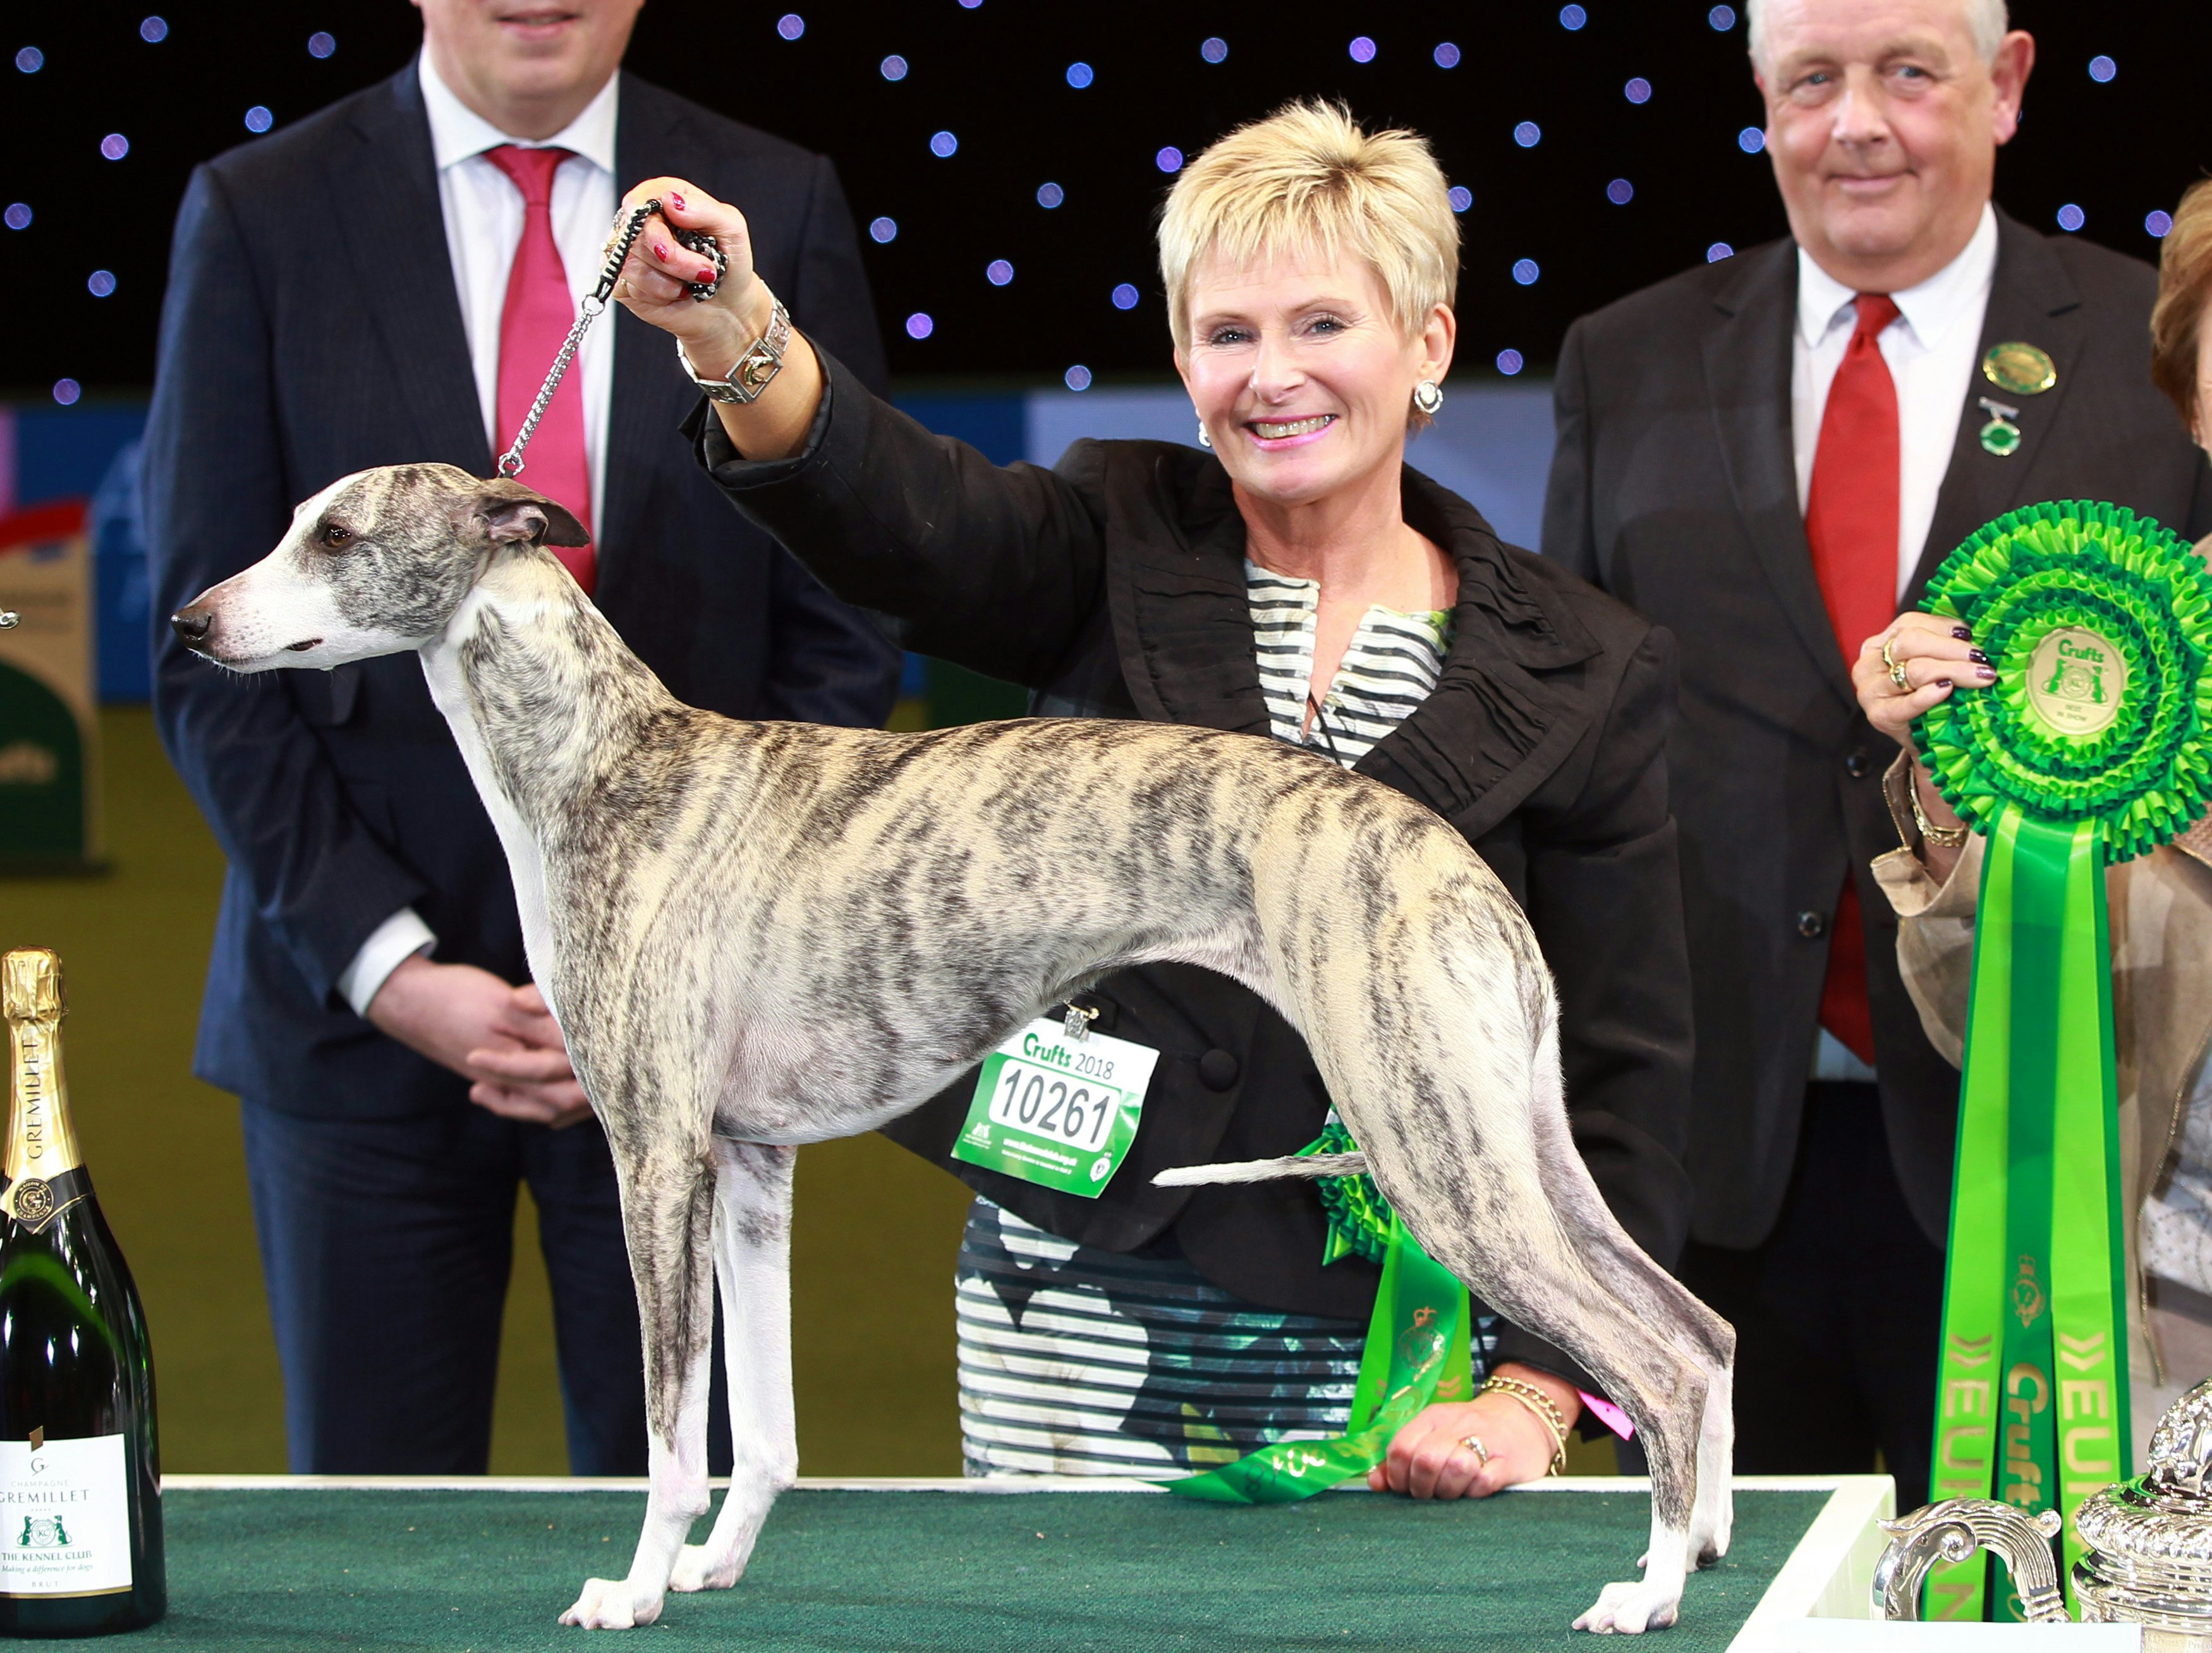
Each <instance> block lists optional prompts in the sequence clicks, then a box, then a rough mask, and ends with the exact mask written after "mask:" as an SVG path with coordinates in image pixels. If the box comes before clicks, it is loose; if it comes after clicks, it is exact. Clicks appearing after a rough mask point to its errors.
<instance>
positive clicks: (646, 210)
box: [0, 199, 729, 625]
mask: <svg viewBox="0 0 2212 1653" xmlns="http://www.w3.org/2000/svg"><path fill="white" fill-rule="evenodd" d="M659 210H660V203H659V200H658V199H654V200H649V201H641V202H639V203H638V204H636V205H635V206H634V207H632V208H631V209H630V210H629V211H628V212H624V213H620V214H617V216H616V218H615V223H614V229H613V231H612V232H611V234H609V235H608V237H607V252H606V258H605V262H604V263H602V264H600V266H599V285H597V286H596V287H594V288H593V289H592V290H591V292H589V293H588V294H586V295H585V297H584V300H583V301H582V302H581V303H580V304H579V305H578V306H577V307H576V320H575V323H574V325H573V326H571V327H570V328H569V329H568V337H567V338H565V339H563V340H562V342H561V349H560V350H559V352H558V353H557V354H556V355H555V356H554V358H553V366H552V368H551V369H550V371H549V372H548V373H547V374H546V375H545V383H544V385H543V386H540V387H539V388H538V399H537V400H536V401H534V402H532V404H530V411H529V412H528V413H526V414H525V415H524V416H523V418H522V428H521V429H520V430H518V431H517V432H515V434H514V441H513V446H511V447H508V449H507V452H506V453H502V454H501V455H500V456H499V474H500V475H501V476H502V477H519V476H520V475H521V474H522V451H523V449H525V448H526V447H529V446H530V439H531V438H532V436H534V435H537V434H538V421H539V420H541V419H543V418H544V416H545V410H546V409H547V408H549V407H550V406H551V405H552V403H553V393H554V392H556V391H557V390H559V389H560V388H561V381H562V379H564V378H566V377H567V376H568V365H569V363H571V362H574V360H575V359H576V352H577V350H578V349H580V348H582V345H583V343H584V335H585V334H586V332H588V331H591V325H592V322H594V321H596V320H597V319H599V316H600V314H601V313H603V312H604V311H605V309H606V307H607V301H608V300H609V299H611V298H612V297H613V296H614V291H615V283H616V282H617V280H618V279H619V278H620V277H621V276H622V267H623V264H625V263H626V262H628V260H629V250H630V248H632V247H633V246H636V245H637V238H638V235H639V234H640V233H641V231H643V229H644V228H645V221H646V220H647V219H648V218H650V217H652V216H653V214H654V213H656V212H658V211H659ZM670 233H671V234H673V235H674V236H675V237H676V239H677V240H678V241H680V242H682V243H683V244H684V246H687V247H689V248H690V249H691V251H692V252H696V253H697V254H699V256H700V257H702V258H707V259H708V260H710V261H712V263H713V264H714V280H712V281H710V282H687V283H685V284H684V285H685V287H686V289H688V290H689V291H690V295H691V301H692V302H693V303H694V304H703V303H704V302H705V301H707V300H708V299H710V298H712V297H714V292H715V289H718V288H719V287H720V286H721V284H722V276H723V274H724V272H725V271H726V270H728V268H729V260H728V259H727V258H726V257H724V255H723V252H722V249H721V247H720V245H719V244H718V243H717V242H716V241H715V240H714V237H713V236H711V235H702V234H699V233H698V232H697V231H696V230H689V229H677V228H674V227H673V226H672V225H671V227H670ZM9 623H11V622H9V621H7V620H0V625H5V624H9Z"/></svg>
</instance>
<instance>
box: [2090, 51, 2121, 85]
mask: <svg viewBox="0 0 2212 1653" xmlns="http://www.w3.org/2000/svg"><path fill="white" fill-rule="evenodd" d="M2119 72H2120V66H2119V64H2116V63H2114V62H2113V61H2112V59H2111V58H2107V57H2106V56H2105V54H2104V53H2103V52H2099V53H2098V54H2097V55H2096V56H2095V57H2093V58H2090V59H2089V78H2090V79H2091V80H2093V81H2094V82H2097V84H2098V85H2100V86H2102V85H2103V84H2104V83H2105V82H2106V81H2109V80H2110V79H2112V76H2115V75H2117V74H2118V73H2119Z"/></svg>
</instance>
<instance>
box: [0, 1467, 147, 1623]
mask: <svg viewBox="0 0 2212 1653" xmlns="http://www.w3.org/2000/svg"><path fill="white" fill-rule="evenodd" d="M130 1588H131V1497H130V1493H129V1492H128V1490H127V1488H126V1486H125V1468H124V1460H123V1437H121V1436H120V1435H95V1436H93V1437H89V1438H88V1439H84V1440H76V1441H46V1442H45V1443H42V1444H40V1445H38V1446H33V1445H32V1444H31V1443H29V1442H28V1441H0V1593H4V1594H6V1595H99V1594H100V1593H102V1592H105V1591H108V1590H126V1589H130Z"/></svg>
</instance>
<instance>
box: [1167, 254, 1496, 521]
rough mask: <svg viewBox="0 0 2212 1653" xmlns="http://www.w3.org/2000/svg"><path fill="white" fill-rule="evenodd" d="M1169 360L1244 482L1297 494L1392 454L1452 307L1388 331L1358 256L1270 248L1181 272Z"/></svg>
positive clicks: (1292, 501) (1297, 498)
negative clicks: (1182, 288)
mask: <svg viewBox="0 0 2212 1653" xmlns="http://www.w3.org/2000/svg"><path fill="white" fill-rule="evenodd" d="M1189 305H1190V309H1189V315H1190V343H1189V345H1188V349H1184V350H1179V351H1177V352H1176V369H1177V371H1179V372H1180V373H1181V374H1182V380H1183V385H1184V387H1185V388H1186V389H1188V391H1189V392H1190V399H1191V401H1192V403H1193V404H1194V405H1195V406H1196V407H1197V409H1198V416H1199V418H1200V420H1201V421H1202V422H1204V424H1205V426H1206V435H1207V436H1208V438H1209V439H1210V440H1211V441H1212V444H1213V450H1214V452H1215V453H1218V454H1219V455H1220V457H1221V463H1222V464H1223V465H1224V466H1225V467H1226V468H1227V470H1228V471H1229V474H1230V476H1231V477H1234V478H1235V479H1236V481H1237V483H1240V484H1241V485H1242V486H1243V488H1244V489H1246V490H1247V491H1248V492H1249V493H1251V494H1253V495H1256V496H1258V497H1259V498H1261V499H1263V500H1267V501H1270V502H1272V503H1274V504H1278V505H1302V504H1306V503H1309V502H1310V501H1315V500H1319V499H1323V498H1326V497H1327V496H1328V495H1330V494H1333V493H1334V492H1335V491H1336V490H1337V489H1340V488H1342V487H1344V486H1345V485H1346V484H1347V483H1352V482H1353V481H1356V480H1358V479H1361V478H1364V477H1368V476H1370V474H1371V473H1372V472H1373V471H1375V469H1376V466H1378V465H1386V464H1387V465H1396V464H1397V463H1399V461H1400V460H1401V458H1402V456H1403V453H1404V450H1405V441H1406V423H1407V416H1408V414H1409V412H1410V411H1411V409H1412V405H1413V387H1414V386H1416V385H1418V384H1419V383H1420V381H1421V380H1424V379H1436V380H1441V379H1442V378H1443V376H1444V371H1445V369H1446V368H1449V366H1450V362H1451V341H1452V332H1453V322H1452V315H1451V312H1450V311H1449V309H1447V308H1446V307H1444V306H1443V305H1438V306H1437V307H1436V309H1435V310H1434V311H1432V312H1431V314H1430V316H1429V318H1428V319H1427V324H1426V325H1425V327H1424V329H1423V330H1422V331H1421V332H1420V333H1419V334H1417V335H1415V336H1414V337H1412V338H1410V339H1409V338H1407V337H1405V335H1404V334H1402V333H1401V331H1399V327H1398V320H1397V317H1396V316H1395V313H1393V312H1392V310H1391V307H1390V302H1389V297H1388V295H1386V294H1385V292H1384V290H1383V283H1382V282H1381V280H1380V279H1379V278H1378V277H1376V273H1375V271H1374V270H1373V268H1372V267H1371V266H1370V264H1368V263H1367V262H1366V261H1365V260H1364V259H1363V258H1358V257H1356V256H1346V257H1341V258H1337V259H1334V260H1330V259H1328V258H1324V257H1322V255H1320V254H1318V253H1310V254H1300V253H1287V252H1286V253H1282V254H1279V255H1277V256H1275V257H1273V258H1267V259H1263V260H1261V261H1258V262H1255V263H1253V264H1244V265H1241V266H1231V265H1225V264H1222V263H1220V262H1218V261H1214V262H1211V263H1207V264H1201V265H1200V266H1199V268H1198V269H1196V270H1194V271H1193V272H1192V276H1191V280H1190V295H1189Z"/></svg>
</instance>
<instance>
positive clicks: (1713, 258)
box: [1705, 241, 1735, 264]
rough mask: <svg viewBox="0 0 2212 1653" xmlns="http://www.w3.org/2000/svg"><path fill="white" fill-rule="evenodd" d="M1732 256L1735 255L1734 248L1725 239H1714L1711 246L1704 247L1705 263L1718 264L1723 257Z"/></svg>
mask: <svg viewBox="0 0 2212 1653" xmlns="http://www.w3.org/2000/svg"><path fill="white" fill-rule="evenodd" d="M1734 257H1735V248H1734V247H1732V246H1729V244H1728V243H1727V242H1726V241H1715V242H1714V243H1713V244H1712V245H1711V246H1709V247H1707V248H1706V249H1705V262H1706V263H1707V264H1718V263H1719V262H1720V261H1721V260H1722V259H1723V258H1734Z"/></svg>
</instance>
